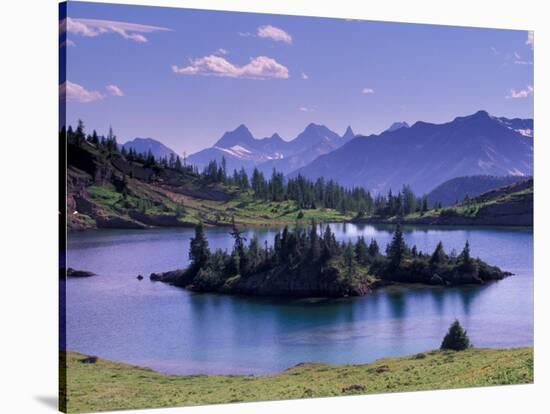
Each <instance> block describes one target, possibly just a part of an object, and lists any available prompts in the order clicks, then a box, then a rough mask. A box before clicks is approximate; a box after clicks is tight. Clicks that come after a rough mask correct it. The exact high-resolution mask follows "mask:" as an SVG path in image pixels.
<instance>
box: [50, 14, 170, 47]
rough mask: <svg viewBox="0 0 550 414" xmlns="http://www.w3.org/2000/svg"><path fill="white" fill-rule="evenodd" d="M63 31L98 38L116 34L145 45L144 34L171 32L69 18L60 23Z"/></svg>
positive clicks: (142, 26) (146, 27)
mask: <svg viewBox="0 0 550 414" xmlns="http://www.w3.org/2000/svg"><path fill="white" fill-rule="evenodd" d="M60 29H61V31H64V30H66V31H67V32H69V33H72V34H74V35H78V36H84V37H97V36H100V35H102V34H106V33H116V34H118V35H119V36H121V37H123V38H124V39H127V40H133V41H134V42H139V43H144V42H147V38H146V37H145V36H144V35H143V34H142V33H152V32H159V31H170V29H168V28H166V27H158V26H148V25H144V24H138V23H128V22H119V21H113V20H98V19H78V18H71V17H67V18H66V19H65V20H63V21H62V22H61V23H60Z"/></svg>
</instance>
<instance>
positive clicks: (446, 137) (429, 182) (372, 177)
mask: <svg viewBox="0 0 550 414" xmlns="http://www.w3.org/2000/svg"><path fill="white" fill-rule="evenodd" d="M517 122H519V121H511V120H508V119H507V118H496V117H493V116H491V115H489V114H488V113H487V111H478V112H476V113H474V114H472V115H468V116H461V117H456V118H455V119H454V120H452V121H450V122H446V123H443V124H432V123H427V122H422V121H418V122H416V123H415V124H414V125H412V126H410V127H408V128H399V129H396V130H394V131H385V132H383V133H382V134H380V135H371V136H369V137H368V139H365V137H361V136H358V137H356V138H354V139H352V140H351V141H349V142H347V143H345V144H344V145H343V146H341V147H340V148H337V149H336V150H334V151H332V152H330V153H328V154H325V155H321V156H319V157H317V158H316V159H315V160H314V161H312V162H311V163H310V164H308V165H307V166H305V167H303V168H300V169H298V170H296V171H294V172H293V173H292V174H291V176H296V175H298V174H302V175H304V176H306V177H308V178H310V179H317V178H319V177H323V178H325V179H334V180H335V181H337V182H339V183H340V184H342V185H344V186H347V187H353V186H361V187H364V188H367V189H369V190H372V191H373V192H375V193H378V192H387V191H388V190H389V189H392V190H394V191H395V192H397V191H399V190H400V189H401V188H402V186H403V185H404V184H409V185H410V186H411V187H412V189H413V190H414V191H415V193H417V194H422V193H427V192H429V191H431V190H432V189H433V188H435V187H436V186H437V185H439V184H441V183H442V182H444V181H447V180H449V179H451V178H456V177H461V176H471V175H497V176H505V175H517V176H531V175H533V139H532V138H531V137H529V136H526V135H525V134H522V133H520V132H518V131H516V130H515V129H513V128H512V127H510V123H512V124H514V125H515V124H517ZM525 122H529V121H528V120H527V121H525Z"/></svg>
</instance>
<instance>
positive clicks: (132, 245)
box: [38, 1, 535, 412]
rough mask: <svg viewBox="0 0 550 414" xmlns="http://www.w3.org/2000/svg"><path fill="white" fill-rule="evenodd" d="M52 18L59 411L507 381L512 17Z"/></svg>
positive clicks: (518, 72)
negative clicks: (460, 22) (472, 21)
mask: <svg viewBox="0 0 550 414" xmlns="http://www.w3.org/2000/svg"><path fill="white" fill-rule="evenodd" d="M59 15H60V21H59V29H60V33H59V57H60V62H59V63H60V64H59V67H60V69H61V70H60V76H59V80H60V81H59V103H60V111H59V114H60V117H59V120H60V124H59V135H58V138H59V160H60V162H59V169H60V177H59V189H60V197H59V199H60V203H59V210H60V214H59V220H60V226H59V239H60V246H59V252H60V253H59V278H58V279H59V298H60V315H59V328H60V329H59V330H60V335H59V350H60V352H59V357H60V361H59V362H60V394H59V395H60V397H59V402H60V408H61V409H62V410H64V411H68V412H81V411H87V412H88V411H98V410H107V409H126V408H152V407H166V406H174V405H197V404H210V403H212V404H213V403H229V402H237V401H242V402H244V401H262V400H275V399H277V400H280V399H289V398H310V397H329V396H337V395H354V394H366V393H367V394H368V393H380V392H400V391H401V392H402V391H413V390H429V389H442V388H456V387H471V386H485V385H504V384H520V383H521V384H525V383H530V382H532V381H533V332H534V322H533V317H534V315H533V290H534V288H533V286H534V276H533V273H534V270H533V268H534V261H533V253H534V252H533V225H534V220H533V200H534V178H533V174H534V168H533V159H534V139H535V138H534V120H533V118H532V115H533V105H532V98H533V95H534V88H533V86H532V85H533V67H534V66H533V65H531V63H532V62H533V61H534V60H533V47H534V45H533V42H534V40H533V33H532V32H528V31H520V30H502V29H499V30H494V29H482V28H475V29H471V28H466V27H462V28H460V27H448V26H439V25H407V24H402V23H388V22H371V21H362V22H361V21H357V20H353V21H349V20H347V19H324V18H322V19H320V18H311V17H303V16H286V15H274V14H254V13H232V12H218V11H206V10H196V9H194V10H191V9H177V8H155V7H141V6H130V5H108V4H95V3H86V2H80V1H79V2H68V3H62V4H61V6H60V14H59ZM197 33H207V34H208V35H207V36H200V39H199V38H198V37H197ZM388 42H389V43H388ZM388 44H391V47H388ZM497 49H498V50H497ZM419 57H421V58H419ZM514 63H521V65H514ZM449 68H452V71H450V70H449ZM473 80H475V82H473ZM352 126H353V128H352ZM38 173H40V172H38ZM512 275H513V277H512ZM472 344H473V345H472ZM474 345H475V347H474Z"/></svg>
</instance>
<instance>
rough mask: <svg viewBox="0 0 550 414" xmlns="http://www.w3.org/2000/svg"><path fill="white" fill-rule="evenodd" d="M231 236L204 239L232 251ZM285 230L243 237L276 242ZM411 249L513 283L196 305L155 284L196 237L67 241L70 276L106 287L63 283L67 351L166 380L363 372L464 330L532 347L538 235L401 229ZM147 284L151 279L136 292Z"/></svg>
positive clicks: (104, 235)
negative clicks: (474, 263) (303, 365)
mask: <svg viewBox="0 0 550 414" xmlns="http://www.w3.org/2000/svg"><path fill="white" fill-rule="evenodd" d="M331 227H332V230H333V231H334V232H335V234H336V237H337V239H339V240H345V239H356V237H357V236H359V235H364V236H365V237H366V239H367V242H368V241H369V240H370V239H371V238H375V239H376V240H377V241H378V243H379V245H380V246H381V249H383V248H385V245H386V243H388V242H389V241H390V239H391V236H392V233H391V231H392V229H391V227H387V226H373V225H354V224H349V223H348V224H331ZM229 231H230V230H229V229H228V228H213V229H207V230H206V232H207V236H208V240H209V243H210V247H211V248H218V247H220V248H231V246H232V243H233V240H232V239H231V236H230V235H229V234H228V233H229ZM276 231H277V229H266V228H257V229H250V230H248V231H247V237H248V238H249V239H250V237H251V235H252V234H253V233H255V234H257V235H258V237H259V239H260V241H261V242H262V244H263V240H268V241H272V239H273V236H274V234H275V232H276ZM404 233H405V238H406V240H407V242H408V244H409V245H410V246H412V245H413V244H416V245H417V247H418V249H420V250H422V251H424V252H430V253H431V252H432V251H433V249H434V248H435V246H436V244H437V242H438V241H439V240H441V241H442V242H443V244H444V247H445V249H446V251H447V252H450V251H451V249H453V248H454V249H456V250H457V251H458V252H460V250H461V249H462V247H463V246H464V243H465V242H466V240H469V242H470V246H471V251H472V254H473V255H474V256H479V257H480V258H482V259H483V260H485V261H487V262H488V263H489V264H494V265H497V266H499V267H501V268H502V269H503V270H507V271H510V272H513V273H514V274H515V275H514V276H511V277H509V278H506V279H504V280H502V281H499V282H495V283H492V284H488V285H485V286H481V287H480V286H469V287H456V288H441V287H419V286H413V287H402V286H401V287H388V288H384V289H380V290H377V291H375V292H373V293H372V294H369V295H367V296H364V297H359V298H351V299H339V300H317V301H312V300H281V299H269V298H248V297H235V296H226V295H217V294H196V293H191V292H188V291H186V290H184V289H180V288H176V287H173V286H169V285H166V284H164V283H160V282H156V283H155V282H151V281H150V280H149V277H148V276H149V274H150V273H151V272H162V271H167V270H172V269H176V268H181V267H184V266H185V265H186V264H187V262H188V258H187V255H188V245H189V239H190V237H192V235H193V229H158V230H146V231H144V230H97V231H86V232H82V233H71V234H69V239H68V247H67V265H68V266H70V267H73V268H75V269H83V270H90V271H93V272H95V273H97V274H98V276H95V277H90V278H82V279H75V278H72V279H69V280H68V281H67V297H66V311H67V336H66V340H67V349H68V350H70V351H77V352H81V353H84V354H91V355H97V356H99V357H102V358H106V359H111V360H114V361H119V362H126V363H130V364H134V365H139V366H144V367H150V368H152V369H155V370H157V371H161V372H165V373H170V374H197V373H202V374H256V375H260V374H271V373H275V372H279V371H282V370H284V369H286V368H289V367H291V366H293V365H296V364H298V363H300V362H325V363H333V364H349V363H353V364H356V363H367V362H370V361H373V360H375V359H378V358H382V357H388V356H398V355H407V354H413V353H417V352H421V351H426V350H430V349H434V348H438V347H439V345H440V344H441V340H442V338H443V336H444V334H445V332H446V330H447V328H448V327H449V325H450V323H451V322H452V321H453V320H454V319H455V318H458V319H459V320H460V322H461V324H462V325H463V326H464V327H465V328H466V329H467V331H468V333H469V335H470V339H471V341H472V342H473V344H474V345H475V346H477V347H514V346H531V345H532V344H533V232H532V230H531V229H514V228H451V227H447V228H443V227H441V228H433V227H432V228H425V227H424V228H423V227H419V226H415V227H413V226H410V227H404ZM138 274H142V275H144V276H145V279H144V280H142V281H138V280H137V279H136V276H137V275H138Z"/></svg>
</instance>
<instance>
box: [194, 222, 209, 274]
mask: <svg viewBox="0 0 550 414" xmlns="http://www.w3.org/2000/svg"><path fill="white" fill-rule="evenodd" d="M209 257H210V250H209V249H208V240H207V238H206V235H205V234H204V228H203V225H202V222H199V223H198V224H197V225H196V226H195V237H193V238H191V242H190V244H189V260H191V266H192V267H194V268H195V269H196V270H199V269H202V268H203V267H205V266H206V264H207V263H208V259H209Z"/></svg>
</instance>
